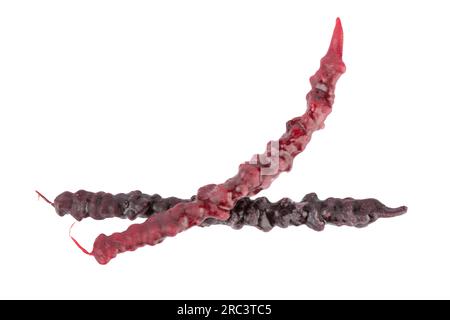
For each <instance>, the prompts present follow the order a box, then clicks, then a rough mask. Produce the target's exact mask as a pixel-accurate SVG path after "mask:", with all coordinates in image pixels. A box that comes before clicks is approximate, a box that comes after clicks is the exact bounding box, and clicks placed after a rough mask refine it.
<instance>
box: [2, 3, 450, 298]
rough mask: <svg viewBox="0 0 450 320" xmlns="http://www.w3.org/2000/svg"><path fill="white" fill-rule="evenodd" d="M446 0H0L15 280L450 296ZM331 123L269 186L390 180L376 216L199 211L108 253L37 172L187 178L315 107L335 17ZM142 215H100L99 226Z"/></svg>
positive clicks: (106, 288)
mask: <svg viewBox="0 0 450 320" xmlns="http://www.w3.org/2000/svg"><path fill="white" fill-rule="evenodd" d="M448 9H449V8H448V7H447V5H446V1H440V2H439V1H426V2H425V1H420V2H419V1H405V2H402V1H376V2H373V3H369V2H364V3H362V2H359V1H358V2H357V1H342V2H338V1H308V2H306V1H305V2H300V1H242V0H239V1H158V2H156V1H154V2H148V1H133V2H131V1H2V2H1V4H0V110H1V111H0V112H1V113H0V139H1V140H0V141H1V142H0V143H1V151H2V155H1V160H0V161H1V167H0V170H1V182H0V188H1V190H0V192H1V197H2V201H1V207H0V208H1V211H0V212H1V219H0V243H1V246H2V250H1V256H0V257H1V258H0V259H1V261H0V298H139V299H140V298H152V299H155V298H156V299H159V298H192V299H196V298H213V299H215V298H236V299H240V298H274V299H278V298H344V299H345V298H450V292H449V291H450V290H449V285H450V273H449V268H450V258H449V248H448V245H449V240H450V236H449V227H450V212H449V207H448V205H449V204H448V189H449V178H450V176H449V169H448V163H449V160H450V159H449V149H448V148H449V142H448V139H449V137H450V136H449V128H448V121H449V118H450V103H449V95H448V92H449V91H448V90H449V80H448V79H449V72H450V68H449V56H450V50H449V48H450V47H449V41H448V39H449V38H448V37H449V36H448V31H449V30H450V20H449V19H448V12H449V10H448ZM337 16H339V17H341V19H342V24H343V28H344V33H345V45H344V61H345V62H346V64H347V72H346V74H344V75H343V76H342V77H341V80H340V81H339V83H338V87H337V91H336V101H335V105H334V110H333V112H332V114H331V115H330V117H329V118H328V120H327V123H326V128H325V130H322V131H320V132H317V133H316V134H315V135H314V137H313V139H312V141H311V143H310V144H309V146H308V147H307V149H306V150H305V152H304V153H302V154H301V155H300V156H299V157H298V158H297V159H296V161H295V165H294V168H293V170H292V171H291V172H290V173H289V174H283V175H282V176H281V177H280V178H279V179H278V180H277V181H276V182H275V183H274V184H273V185H272V187H271V188H270V189H269V190H267V191H264V192H262V193H261V195H264V196H267V197H269V198H270V199H271V200H274V201H275V200H278V199H279V198H281V197H283V196H289V197H291V198H295V199H296V200H300V199H301V198H302V197H303V196H304V195H305V194H306V193H308V192H312V191H314V192H317V193H318V195H319V197H321V198H326V197H331V196H334V197H345V196H352V197H356V198H366V197H376V198H379V199H380V200H381V201H383V202H384V203H386V204H387V205H391V206H399V205H403V204H405V205H408V206H409V212H408V213H407V215H404V216H402V217H398V218H395V219H385V220H379V221H378V222H377V223H375V224H373V225H371V226H369V227H368V228H365V229H360V230H359V229H354V228H346V227H343V228H337V227H332V226H328V227H327V228H326V230H325V231H324V232H321V233H318V232H314V231H312V230H310V229H308V228H306V227H298V228H294V227H293V228H289V229H287V230H281V229H276V230H273V231H272V232H270V233H263V232H260V231H258V230H256V229H252V228H246V229H244V230H241V231H233V230H230V229H228V228H226V227H211V228H204V229H200V228H194V229H191V230H189V231H188V232H185V233H183V234H180V235H179V236H177V237H176V238H171V239H167V240H166V241H164V242H163V243H162V244H160V245H158V246H155V247H146V248H143V249H140V250H138V251H136V252H133V253H126V254H122V255H120V256H119V257H118V258H116V259H115V260H113V261H112V262H111V263H110V264H108V265H107V266H100V265H98V264H97V263H96V261H95V260H94V259H93V258H92V257H88V256H85V255H83V254H82V253H81V252H80V251H79V250H78V249H77V248H76V247H75V246H74V244H73V243H72V242H71V240H70V239H69V237H68V228H69V226H70V225H71V223H72V221H73V220H72V219H71V218H70V217H64V218H59V217H58V216H57V215H56V214H55V213H54V211H53V209H52V208H51V207H50V206H49V205H47V204H46V203H45V202H43V201H42V200H41V201H38V199H37V196H36V194H35V193H34V190H35V189H38V190H40V191H41V192H43V193H44V194H45V195H47V196H49V197H50V198H52V199H53V198H54V197H55V196H57V195H58V194H59V193H61V192H62V191H65V190H70V191H76V190H78V189H82V188H83V189H86V190H90V191H100V190H103V191H108V192H112V193H118V192H128V191H131V190H135V189H140V190H142V191H145V192H147V193H155V192H158V193H160V194H161V195H163V196H170V195H175V196H179V197H189V196H191V195H192V194H194V193H195V191H196V190H197V188H198V187H200V186H202V185H204V184H207V183H220V182H223V181H225V180H226V179H227V178H229V177H231V176H232V175H234V174H235V173H236V172H237V166H238V164H239V163H241V162H243V161H246V160H249V159H250V157H251V156H252V154H254V153H258V152H262V151H263V150H264V148H265V145H266V142H267V141H269V140H272V139H276V138H278V137H279V136H280V135H281V134H282V133H283V132H284V129H285V122H286V121H287V120H289V119H291V118H293V117H295V116H299V115H301V114H303V112H304V110H305V98H304V97H305V94H306V93H307V92H308V91H309V88H310V87H309V82H308V79H309V77H310V76H311V75H312V74H313V73H314V72H315V71H316V70H317V68H318V65H319V59H320V58H321V57H322V56H323V55H324V54H325V52H326V49H327V47H328V43H329V40H330V37H331V33H332V30H333V27H334V21H335V18H336V17H337ZM127 224H128V222H126V221H113V220H110V221H101V222H93V221H84V222H82V223H80V224H77V225H76V226H75V228H74V230H73V231H74V234H75V236H76V237H77V238H78V239H79V240H80V242H81V243H82V244H83V245H85V246H86V247H87V248H88V249H90V248H91V246H92V243H93V241H94V239H95V237H96V235H97V234H99V233H101V232H105V233H111V232H113V231H120V230H122V229H124V228H125V227H126V225H127Z"/></svg>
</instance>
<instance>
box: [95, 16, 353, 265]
mask: <svg viewBox="0 0 450 320" xmlns="http://www.w3.org/2000/svg"><path fill="white" fill-rule="evenodd" d="M342 48H343V31H342V26H341V22H340V20H339V18H338V19H337V20H336V26H335V29H334V33H333V36H332V39H331V44H330V47H329V49H328V52H327V54H326V55H325V56H324V57H323V58H322V60H321V62H320V68H319V70H318V71H317V72H316V74H315V75H313V76H312V77H311V78H310V83H311V86H312V89H311V91H310V92H309V93H308V95H307V96H306V99H307V110H306V112H305V114H304V115H302V116H301V117H297V118H294V119H292V120H290V121H288V122H287V124H286V132H285V133H284V134H283V135H282V136H281V138H280V139H279V140H278V144H277V145H278V150H275V152H274V149H273V147H272V145H273V143H272V142H270V143H269V144H268V145H267V149H266V152H265V153H263V154H260V155H257V156H256V157H254V159H256V160H255V161H249V162H245V163H243V164H241V165H240V166H239V171H238V173H237V174H236V175H235V176H234V177H232V178H230V179H228V180H227V181H226V182H225V183H223V184H218V185H216V184H211V185H207V186H204V187H202V188H200V189H199V190H198V193H197V197H196V200H194V201H190V202H185V203H179V204H177V205H175V206H174V207H172V208H170V209H169V210H167V211H166V212H159V213H156V214H154V215H152V216H150V217H149V218H148V219H147V220H146V221H145V222H143V223H141V224H134V225H131V226H130V227H129V228H128V229H127V230H126V231H124V232H121V233H114V234H112V235H110V236H106V235H104V234H101V235H99V236H98V237H97V239H96V240H95V243H94V248H93V251H92V253H91V255H93V256H94V257H95V259H97V261H98V262H99V263H100V264H106V263H108V262H109V261H110V260H111V259H113V258H114V257H116V255H117V254H118V253H121V252H125V251H133V250H136V249H137V248H139V247H142V246H145V245H155V244H158V243H160V242H161V241H163V240H164V238H166V237H173V236H175V235H176V234H178V233H180V232H182V231H185V230H186V229H188V228H191V227H193V226H198V225H201V224H202V222H203V221H204V220H205V219H207V218H214V219H218V220H227V219H228V218H229V216H230V210H231V209H232V208H233V207H234V205H235V204H236V202H237V201H238V200H239V199H241V198H243V197H246V196H252V195H255V194H257V193H258V192H259V191H261V190H263V189H266V188H268V187H269V186H270V184H271V183H272V181H273V180H275V179H276V178H277V177H278V176H279V174H280V173H282V172H287V171H289V170H290V169H291V167H292V162H293V159H294V157H295V156H296V155H298V154H299V153H300V152H302V151H303V150H304V149H305V147H306V145H307V144H308V143H309V141H310V139H311V137H312V134H313V133H314V131H316V130H319V129H322V128H323V127H324V121H325V119H326V118H327V116H328V115H329V114H330V112H331V107H332V105H333V101H334V90H335V85H336V82H337V80H338V79H339V77H340V76H341V75H342V74H343V73H344V72H345V64H344V63H343V61H342ZM274 158H275V160H276V161H277V163H278V165H277V167H276V168H275V169H273V170H272V172H270V174H264V170H265V168H267V161H265V160H264V159H274Z"/></svg>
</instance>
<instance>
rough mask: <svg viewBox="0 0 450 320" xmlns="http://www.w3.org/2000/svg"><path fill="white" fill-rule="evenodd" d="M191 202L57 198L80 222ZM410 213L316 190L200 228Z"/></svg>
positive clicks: (242, 206) (85, 195)
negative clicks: (322, 196)
mask: <svg viewBox="0 0 450 320" xmlns="http://www.w3.org/2000/svg"><path fill="white" fill-rule="evenodd" d="M194 198H195V197H192V198H191V200H192V199H194ZM188 201H190V200H185V199H179V198H175V197H169V198H162V197H161V196H160V195H158V194H154V195H147V194H144V193H142V192H140V191H132V192H130V193H126V194H125V193H119V194H116V195H112V194H110V193H105V192H97V193H93V192H88V191H84V190H80V191H78V192H76V193H71V192H64V193H62V194H61V195H59V196H58V197H57V198H56V199H55V202H54V206H55V209H56V212H57V213H58V214H59V215H60V216H63V215H65V214H70V215H72V216H73V217H74V218H75V219H77V220H82V219H84V218H89V217H90V218H93V219H97V220H102V219H106V218H113V217H118V218H126V219H130V220H134V219H136V218H137V217H141V218H148V217H149V216H151V215H152V214H154V213H157V212H164V211H166V210H168V209H170V208H172V207H173V206H175V205H176V204H178V203H180V202H188ZM406 211H407V208H406V207H404V206H402V207H399V208H389V207H387V206H385V205H384V204H382V203H381V202H380V201H378V200H376V199H363V200H355V199H353V198H345V199H337V198H328V199H326V200H320V199H319V198H318V197H317V195H316V194H315V193H310V194H308V195H306V196H305V197H304V198H303V200H302V201H300V202H295V201H293V200H291V199H288V198H283V199H281V200H280V201H278V202H275V203H272V202H270V201H269V200H268V199H267V198H265V197H261V198H257V199H255V200H251V199H250V198H248V197H245V198H242V199H241V200H239V201H238V202H237V203H236V205H235V206H234V208H233V209H232V210H231V215H230V218H229V219H228V220H226V221H220V220H217V219H213V218H208V219H206V220H205V221H204V222H203V223H202V224H201V226H202V227H205V226H210V225H216V224H222V225H228V226H230V227H232V228H234V229H240V228H242V227H243V226H253V227H256V228H258V229H260V230H263V231H270V230H272V228H274V227H281V228H286V227H288V226H299V225H303V224H305V225H307V226H308V227H310V228H311V229H313V230H316V231H321V230H323V229H324V227H325V225H326V224H332V225H337V226H352V227H358V228H361V227H365V226H367V225H369V224H370V223H372V222H374V221H376V220H377V219H378V218H388V217H395V216H398V215H401V214H403V213H405V212H406Z"/></svg>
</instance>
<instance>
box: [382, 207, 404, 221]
mask: <svg viewBox="0 0 450 320" xmlns="http://www.w3.org/2000/svg"><path fill="white" fill-rule="evenodd" d="M407 211H408V207H406V206H401V207H398V208H389V207H387V206H384V208H383V210H382V212H381V213H380V217H381V218H392V217H397V216H400V215H402V214H405V213H406V212H407Z"/></svg>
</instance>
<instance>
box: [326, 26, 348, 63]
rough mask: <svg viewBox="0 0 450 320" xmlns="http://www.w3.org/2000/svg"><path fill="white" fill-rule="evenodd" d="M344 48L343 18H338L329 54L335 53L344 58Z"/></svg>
mask: <svg viewBox="0 0 450 320" xmlns="http://www.w3.org/2000/svg"><path fill="white" fill-rule="evenodd" d="M343 48H344V31H343V30H342V24H341V19H339V18H336V26H335V27H334V31H333V36H332V37H331V42H330V47H329V48H328V52H327V56H328V55H335V56H337V57H339V58H341V59H342V51H343Z"/></svg>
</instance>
